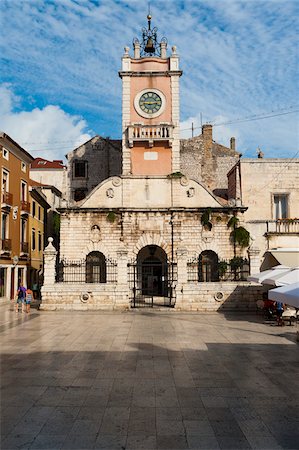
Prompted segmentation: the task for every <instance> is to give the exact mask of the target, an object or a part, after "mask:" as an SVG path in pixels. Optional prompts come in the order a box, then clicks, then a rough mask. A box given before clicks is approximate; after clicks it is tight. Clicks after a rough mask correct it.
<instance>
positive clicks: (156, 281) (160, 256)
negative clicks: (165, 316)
mask: <svg viewBox="0 0 299 450" xmlns="http://www.w3.org/2000/svg"><path fill="white" fill-rule="evenodd" d="M128 267H129V283H130V286H131V287H132V293H133V298H132V302H131V303H132V305H133V306H134V307H140V306H174V301H175V300H174V299H175V292H174V284H175V283H174V279H176V274H177V270H176V269H177V267H176V264H171V263H169V262H168V260H167V255H166V253H165V251H164V250H163V249H162V248H161V247H158V246H157V245H148V246H146V247H144V248H142V249H141V250H140V252H139V253H138V256H137V260H136V261H135V262H133V263H131V264H129V265H128Z"/></svg>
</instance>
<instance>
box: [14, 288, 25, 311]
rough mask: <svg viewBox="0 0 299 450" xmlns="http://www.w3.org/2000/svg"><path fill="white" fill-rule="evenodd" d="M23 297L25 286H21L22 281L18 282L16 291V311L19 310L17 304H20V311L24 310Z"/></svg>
mask: <svg viewBox="0 0 299 450" xmlns="http://www.w3.org/2000/svg"><path fill="white" fill-rule="evenodd" d="M25 298H26V288H25V287H24V286H23V283H20V286H19V289H18V291H17V299H16V312H19V304H21V311H22V312H24V302H25Z"/></svg>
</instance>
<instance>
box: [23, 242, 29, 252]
mask: <svg viewBox="0 0 299 450" xmlns="http://www.w3.org/2000/svg"><path fill="white" fill-rule="evenodd" d="M28 249H29V245H28V242H21V253H23V254H28Z"/></svg>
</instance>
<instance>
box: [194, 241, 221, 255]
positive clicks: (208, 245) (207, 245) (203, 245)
mask: <svg viewBox="0 0 299 450" xmlns="http://www.w3.org/2000/svg"><path fill="white" fill-rule="evenodd" d="M205 250H212V251H213V252H215V253H217V255H218V257H219V258H220V254H221V250H220V248H219V245H218V243H217V242H216V240H215V239H213V240H212V241H211V242H205V241H201V242H199V243H198V244H197V246H196V250H195V251H196V254H195V255H194V256H195V257H198V256H199V255H200V254H201V253H202V252H204V251H205Z"/></svg>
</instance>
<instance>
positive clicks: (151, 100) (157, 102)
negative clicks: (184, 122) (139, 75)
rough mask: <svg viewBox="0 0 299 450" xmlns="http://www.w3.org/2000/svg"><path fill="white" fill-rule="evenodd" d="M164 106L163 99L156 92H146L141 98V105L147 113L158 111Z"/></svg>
mask: <svg viewBox="0 0 299 450" xmlns="http://www.w3.org/2000/svg"><path fill="white" fill-rule="evenodd" d="M161 106H162V99H161V97H160V96H159V95H158V94H157V93H156V92H151V91H147V92H144V93H143V94H142V95H141V97H140V99H139V107H140V109H141V110H142V111H143V112H144V113H146V114H155V113H157V112H158V111H159V110H160V108H161Z"/></svg>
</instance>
